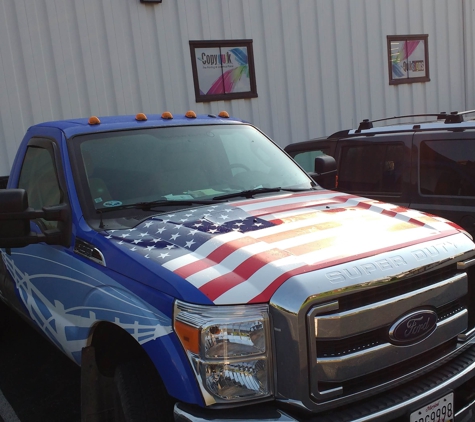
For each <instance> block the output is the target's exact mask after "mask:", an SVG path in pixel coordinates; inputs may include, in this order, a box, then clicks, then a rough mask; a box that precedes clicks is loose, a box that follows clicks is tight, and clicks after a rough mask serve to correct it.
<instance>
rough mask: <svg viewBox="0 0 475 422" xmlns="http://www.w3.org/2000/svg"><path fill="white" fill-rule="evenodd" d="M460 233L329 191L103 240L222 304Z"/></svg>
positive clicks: (189, 212) (266, 200) (189, 216)
mask: <svg viewBox="0 0 475 422" xmlns="http://www.w3.org/2000/svg"><path fill="white" fill-rule="evenodd" d="M457 233H460V228H459V227H458V226H456V225H455V224H453V223H450V222H448V221H447V220H444V219H442V218H439V217H435V216H431V215H428V214H424V213H421V212H418V211H415V210H408V209H406V208H402V207H398V206H395V205H391V204H386V203H382V202H379V201H376V200H372V199H367V198H361V197H357V196H354V195H348V194H344V193H341V192H332V191H326V190H321V191H312V192H305V193H295V194H282V195H273V196H271V197H269V196H266V197H259V198H256V199H250V200H245V201H235V202H228V203H219V204H216V205H213V206H206V207H199V208H193V209H186V210H183V211H179V212H175V213H170V214H168V215H164V214H160V215H156V216H154V217H151V218H149V219H147V220H145V221H142V222H141V223H140V224H139V225H138V226H136V227H135V228H132V229H125V230H109V231H106V232H105V233H103V235H104V236H105V237H106V239H108V240H109V242H111V243H112V244H113V246H114V247H116V248H119V249H121V251H122V252H124V255H123V256H124V257H125V256H127V257H128V258H130V259H133V260H135V261H137V260H140V261H141V265H145V266H148V267H149V268H151V269H152V270H153V268H157V264H158V265H159V266H160V267H159V268H160V274H161V278H162V279H165V280H166V278H167V277H166V276H165V277H164V276H163V274H170V272H171V273H174V275H173V277H172V275H171V274H170V277H169V278H175V279H176V276H178V277H179V278H180V279H181V280H186V281H187V282H188V283H190V284H191V285H192V286H194V288H195V289H197V290H199V291H200V292H201V293H202V294H203V295H205V296H206V297H207V298H208V299H209V300H210V301H212V302H214V303H215V304H232V303H233V304H236V303H259V302H268V301H269V300H270V298H271V297H272V295H273V294H274V292H275V291H276V290H277V289H278V288H279V287H280V286H282V284H284V283H285V282H286V281H287V280H288V279H289V278H290V277H293V276H295V275H299V274H304V273H308V272H311V271H315V270H318V269H322V268H326V267H330V266H335V265H340V264H343V263H346V262H349V261H354V260H357V259H363V258H366V257H369V256H374V255H377V254H381V253H384V252H388V251H392V250H396V249H400V248H403V247H407V246H410V245H415V244H418V243H422V242H427V241H429V240H433V239H437V238H441V237H445V236H449V235H453V234H457ZM123 267H124V268H129V270H128V272H130V273H131V274H127V275H129V276H130V277H132V278H136V277H134V271H135V270H134V268H133V265H129V264H127V265H125V264H124V266H123ZM163 269H166V270H168V271H165V272H163ZM145 282H147V281H145ZM147 283H148V284H151V285H152V286H153V280H151V281H148V282H147ZM154 287H157V288H158V286H154ZM192 290H193V291H195V292H196V290H194V289H192ZM196 293H198V292H196ZM199 297H203V296H202V295H197V298H196V301H197V302H199V301H200V300H199V299H198V298H199ZM188 299H190V298H189V297H188Z"/></svg>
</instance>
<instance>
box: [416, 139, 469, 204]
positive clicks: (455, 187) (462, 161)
mask: <svg viewBox="0 0 475 422" xmlns="http://www.w3.org/2000/svg"><path fill="white" fill-rule="evenodd" d="M419 165H420V191H421V194H425V195H437V196H475V139H463V140H462V139H455V140H454V139H450V140H438V141H425V142H422V144H421V149H420V163H419Z"/></svg>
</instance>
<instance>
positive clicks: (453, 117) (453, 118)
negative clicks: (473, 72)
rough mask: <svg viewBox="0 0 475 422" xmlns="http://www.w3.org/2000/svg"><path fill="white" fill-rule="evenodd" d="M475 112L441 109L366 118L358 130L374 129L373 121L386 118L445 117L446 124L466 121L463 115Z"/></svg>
mask: <svg viewBox="0 0 475 422" xmlns="http://www.w3.org/2000/svg"><path fill="white" fill-rule="evenodd" d="M470 113H475V110H467V111H461V112H458V111H452V112H451V113H450V114H447V113H446V112H445V111H441V112H440V113H437V114H435V113H427V114H407V115H404V116H394V117H385V118H383V119H376V120H369V119H364V120H363V121H362V122H361V123H360V124H359V126H358V129H357V130H356V131H357V132H359V131H362V130H365V129H372V128H373V123H375V122H382V121H385V120H394V119H404V118H408V117H437V120H442V119H444V120H445V121H444V123H445V124H451V123H462V122H463V121H464V119H463V116H464V115H465V114H470Z"/></svg>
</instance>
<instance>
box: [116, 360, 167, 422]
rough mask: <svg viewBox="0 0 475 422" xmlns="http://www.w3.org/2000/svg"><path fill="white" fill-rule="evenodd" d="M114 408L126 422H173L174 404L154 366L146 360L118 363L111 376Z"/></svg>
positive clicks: (118, 418) (120, 418) (119, 418)
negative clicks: (115, 397)
mask: <svg viewBox="0 0 475 422" xmlns="http://www.w3.org/2000/svg"><path fill="white" fill-rule="evenodd" d="M114 382H115V386H116V393H117V401H118V403H117V409H116V410H119V411H120V410H121V412H116V414H117V413H121V416H120V417H118V416H116V420H123V421H125V422H152V421H153V422H156V421H159V422H168V421H170V422H172V421H173V406H174V403H173V401H172V400H171V398H170V396H169V395H168V393H167V391H166V389H165V386H164V385H163V383H162V382H161V380H160V379H159V378H158V376H157V375H156V370H155V368H154V367H153V365H152V364H151V363H150V362H149V361H147V360H145V359H142V360H133V361H128V362H124V363H121V364H119V365H118V366H117V368H116V370H115V374H114Z"/></svg>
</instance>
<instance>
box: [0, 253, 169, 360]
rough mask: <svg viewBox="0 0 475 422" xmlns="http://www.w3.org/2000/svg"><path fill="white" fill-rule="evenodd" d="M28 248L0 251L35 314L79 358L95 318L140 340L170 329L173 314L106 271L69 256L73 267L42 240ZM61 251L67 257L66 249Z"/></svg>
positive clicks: (52, 336) (68, 352)
mask: <svg viewBox="0 0 475 422" xmlns="http://www.w3.org/2000/svg"><path fill="white" fill-rule="evenodd" d="M28 249H29V250H30V249H33V250H34V252H33V253H32V254H29V253H23V252H13V253H12V255H7V254H6V253H5V252H3V251H1V255H2V259H3V261H4V263H5V265H6V267H7V269H8V271H9V272H10V274H11V276H12V278H13V279H14V281H15V285H16V288H17V291H18V294H19V297H20V299H21V301H22V302H23V304H24V306H25V308H26V309H27V311H28V313H29V315H30V317H31V318H32V320H33V321H35V322H36V324H38V326H39V327H40V328H41V329H42V330H43V331H44V333H45V334H46V335H47V336H48V337H49V338H50V339H51V341H52V342H53V343H55V344H56V345H57V346H58V347H59V348H60V349H62V350H63V351H64V353H65V354H66V355H68V356H69V357H70V358H71V359H73V360H74V361H76V362H77V363H78V364H80V361H81V350H82V348H83V347H85V346H86V345H87V338H88V335H89V333H90V328H91V327H92V326H93V325H94V324H95V323H96V322H99V321H109V322H112V323H114V324H116V325H118V326H120V327H122V328H123V329H124V330H126V331H127V332H128V333H129V334H131V335H132V336H133V337H134V338H135V339H136V340H137V341H138V342H139V343H140V344H144V343H147V342H149V341H151V340H154V339H157V338H159V337H161V336H164V335H168V334H170V333H171V332H172V327H171V320H170V318H169V317H167V316H165V315H164V314H162V313H161V312H159V311H158V310H156V309H150V306H149V305H147V304H146V303H145V302H144V301H142V300H141V299H140V298H139V297H137V296H135V295H133V294H132V293H131V292H130V291H128V290H125V289H124V287H122V286H121V285H120V284H119V283H117V282H115V281H114V280H113V279H111V278H110V277H108V276H106V275H105V274H103V273H102V272H100V271H98V270H95V269H92V270H91V268H90V267H88V266H86V265H85V264H84V263H82V262H81V261H79V260H77V259H75V258H73V257H70V256H69V257H67V258H66V261H67V260H69V261H70V262H68V263H67V264H73V265H74V268H73V267H72V266H71V265H67V264H65V263H60V262H58V260H57V258H58V256H51V257H45V256H44V255H45V254H44V252H45V251H48V253H50V251H51V248H49V250H48V247H45V246H42V245H34V246H30V247H28ZM35 252H40V254H37V253H35ZM55 253H56V255H57V254H60V253H59V252H54V251H53V255H54V254H55ZM39 255H42V256H39ZM61 257H62V258H63V260H64V258H65V257H64V255H62V256H61ZM27 271H28V272H27Z"/></svg>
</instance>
